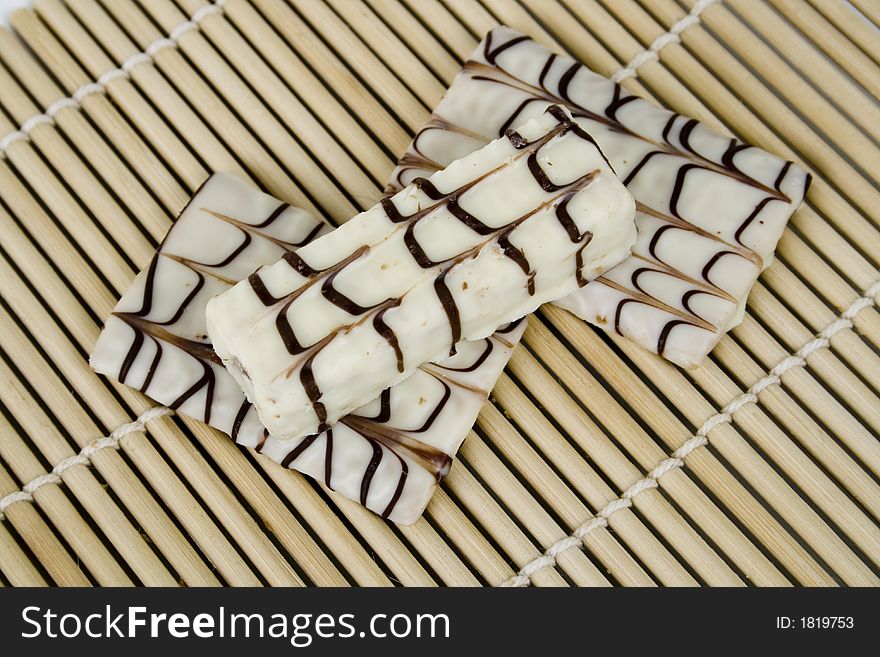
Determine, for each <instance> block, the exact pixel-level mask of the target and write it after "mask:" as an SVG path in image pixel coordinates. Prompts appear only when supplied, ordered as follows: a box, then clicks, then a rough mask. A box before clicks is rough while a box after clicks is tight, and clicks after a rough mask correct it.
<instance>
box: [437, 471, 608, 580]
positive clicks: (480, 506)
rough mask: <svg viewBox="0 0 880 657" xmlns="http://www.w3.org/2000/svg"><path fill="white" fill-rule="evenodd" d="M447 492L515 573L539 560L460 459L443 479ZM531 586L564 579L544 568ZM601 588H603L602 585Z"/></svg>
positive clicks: (526, 539)
mask: <svg viewBox="0 0 880 657" xmlns="http://www.w3.org/2000/svg"><path fill="white" fill-rule="evenodd" d="M446 487H447V490H448V491H449V492H450V493H451V494H452V495H454V496H455V498H457V499H458V500H459V502H460V506H462V507H464V508H465V509H467V511H468V513H469V514H470V515H471V516H473V517H474V518H475V519H476V521H477V522H478V523H479V524H480V525H481V526H482V527H483V528H484V530H485V531H487V532H488V534H489V536H490V537H491V539H492V540H493V541H494V542H495V543H497V544H498V545H499V546H500V547H501V548H502V549H503V550H504V551H505V552H506V553H507V556H508V559H510V561H512V562H513V564H514V565H515V569H518V568H521V567H522V566H524V565H525V564H527V563H529V562H530V561H532V560H533V559H535V558H537V557H539V556H540V551H539V550H538V549H537V548H536V547H535V546H534V544H533V543H532V542H531V541H530V540H529V539H528V537H527V536H526V535H525V534H524V533H523V531H522V530H521V529H520V528H519V526H518V525H517V524H516V523H515V522H514V521H513V519H511V518H510V516H508V515H507V513H505V511H504V509H503V508H502V507H501V505H500V504H498V502H497V501H496V500H495V499H494V498H493V497H492V496H491V495H489V494H488V493H487V492H486V491H485V489H484V488H483V487H482V486H480V484H479V482H478V480H477V479H476V478H475V477H474V475H473V473H471V471H470V469H469V468H468V464H467V463H466V462H464V461H463V460H462V459H459V460H458V461H456V463H455V464H454V465H453V466H452V469H451V470H450V471H449V475H448V476H447V478H446ZM532 584H534V585H535V586H566V585H567V583H566V581H565V579H564V578H563V577H562V576H561V575H560V574H559V572H558V571H557V570H556V569H547V568H544V569H542V570H540V571H538V572H537V573H535V574H534V575H533V576H532ZM603 584H605V585H607V584H608V583H607V580H606V582H603Z"/></svg>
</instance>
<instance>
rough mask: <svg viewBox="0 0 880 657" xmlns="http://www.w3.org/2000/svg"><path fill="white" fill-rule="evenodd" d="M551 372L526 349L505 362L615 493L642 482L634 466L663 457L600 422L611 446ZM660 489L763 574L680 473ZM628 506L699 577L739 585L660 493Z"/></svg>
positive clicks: (628, 432)
mask: <svg viewBox="0 0 880 657" xmlns="http://www.w3.org/2000/svg"><path fill="white" fill-rule="evenodd" d="M533 324H535V323H534V322H533ZM540 330H541V329H540V327H537V326H536V327H534V328H530V329H529V331H531V332H532V333H533V334H534V333H536V332H538V331H540ZM542 333H543V332H542ZM538 336H539V337H540V336H541V334H540V333H539V334H538ZM528 344H529V347H530V349H537V351H536V353H537V354H538V355H542V356H543V354H542V353H541V352H543V347H542V346H541V345H540V344H538V343H537V339H532V340H530V341H529V342H528ZM550 367H551V368H552V372H553V375H551V374H550V373H548V371H547V370H545V369H543V368H542V367H540V366H539V363H538V361H537V360H536V359H535V357H534V356H532V355H531V354H530V353H529V352H528V351H525V350H522V351H519V352H517V353H515V354H514V357H513V358H512V359H511V363H510V370H511V372H512V373H513V374H514V375H515V376H516V377H517V378H519V379H520V380H525V381H529V387H530V391H531V392H532V394H533V395H534V396H535V398H536V399H537V401H538V402H539V403H541V404H542V406H544V407H545V408H546V409H547V411H548V412H550V413H551V414H552V416H553V418H554V419H555V420H556V421H557V422H559V424H560V425H561V426H562V427H563V428H564V429H565V431H566V433H567V434H568V436H569V437H570V439H571V440H573V441H575V443H576V444H577V445H578V446H579V447H580V448H581V449H582V450H583V451H585V452H586V453H587V454H589V455H590V458H591V459H592V460H594V462H595V463H596V464H597V465H600V466H601V467H602V469H603V472H604V473H605V475H606V477H608V478H609V479H610V480H611V481H612V482H613V485H614V486H615V487H616V488H617V489H618V490H620V491H623V490H625V489H627V488H628V487H629V486H631V485H632V484H633V483H635V482H636V481H638V480H640V479H642V478H643V477H644V475H643V474H642V472H641V471H640V470H639V467H642V468H644V470H651V469H653V468H654V467H655V466H656V465H657V464H659V463H660V461H662V460H663V459H664V458H665V456H666V455H665V454H663V452H662V451H660V450H659V449H657V448H656V446H655V445H653V444H652V443H651V441H650V439H649V438H647V436H639V435H638V434H639V433H641V430H640V429H639V428H638V427H637V426H631V427H628V428H626V429H624V428H623V427H621V426H617V425H615V424H614V423H612V424H610V425H609V424H608V423H606V422H603V425H604V426H605V427H607V429H606V431H611V432H613V434H612V435H613V436H614V438H615V441H614V442H612V441H611V440H609V439H608V438H607V437H606V436H605V433H604V431H603V429H602V428H600V427H599V425H597V424H596V421H594V420H593V419H592V418H591V417H590V416H589V415H587V414H586V413H585V412H584V411H583V410H582V409H581V408H580V407H579V406H578V405H577V403H575V401H574V399H573V398H572V397H571V396H569V394H567V391H566V390H564V389H563V388H561V387H560V385H559V383H557V381H556V380H561V381H562V382H564V383H565V384H566V385H569V384H571V383H572V381H573V379H572V378H571V377H565V378H563V377H562V376H561V374H562V373H561V372H560V371H557V367H562V364H561V363H551V364H550ZM566 374H568V372H566ZM585 374H586V373H585V372H583V371H581V370H580V368H578V370H577V375H576V376H577V378H578V380H581V379H583V378H584V376H585ZM578 385H580V384H578ZM515 411H517V409H515V408H513V409H508V412H510V413H511V414H512V415H513V414H514V412H515ZM517 416H518V413H517V414H516V415H513V417H514V418H516V417H517ZM627 417H628V416H627ZM632 424H633V425H634V423H632ZM630 438H638V439H639V442H640V448H641V452H642V453H641V454H638V453H636V454H635V456H636V459H635V460H636V461H637V462H638V464H639V465H633V464H631V463H630V460H629V458H628V457H627V456H626V454H625V453H624V452H623V451H622V449H621V447H620V446H618V444H616V443H621V445H622V446H623V447H626V448H627V449H630V448H631V445H630V444H627V443H628V442H629V439H630ZM646 438H647V440H646ZM639 457H640V458H639ZM664 484H665V486H664V491H668V494H669V495H670V497H672V499H673V500H674V501H675V502H676V503H677V504H678V505H679V506H680V507H681V508H682V509H683V512H684V513H686V514H687V515H688V517H689V518H690V519H692V520H693V521H694V522H696V523H698V525H699V527H700V528H701V530H702V532H705V534H706V535H707V536H711V537H712V539H713V541H715V542H716V543H717V544H720V545H722V546H725V547H726V550H725V552H726V555H725V556H727V557H728V558H729V559H731V560H732V561H733V562H734V563H737V564H738V565H739V567H740V568H742V569H743V571H745V572H746V573H748V574H749V575H750V576H753V577H760V575H758V574H757V573H759V572H761V571H762V570H765V569H766V564H765V563H762V561H764V560H763V559H762V557H761V556H760V555H759V554H758V552H757V550H755V548H754V547H753V546H751V545H750V544H749V542H748V540H742V536H741V534H739V532H738V531H737V530H736V529H735V528H734V527H733V526H732V525H731V524H730V523H729V522H726V521H725V520H724V519H723V517H719V515H717V514H715V513H713V511H714V509H713V508H712V505H711V504H704V503H705V502H706V501H707V500H706V498H705V495H704V494H703V493H702V492H701V491H700V490H699V488H697V487H696V486H694V485H693V484H692V483H691V482H689V481H688V478H687V477H686V476H684V475H683V473H681V472H675V473H673V472H670V473H668V474H667V475H666V476H665V477H664ZM697 500H699V503H698V502H697ZM633 504H634V505H635V507H636V508H637V509H638V510H639V512H640V513H641V514H642V516H643V517H645V518H646V519H648V520H650V521H651V522H652V524H653V529H654V531H656V532H659V533H660V534H661V535H662V536H663V537H664V538H665V540H666V542H667V543H668V544H669V545H671V546H672V548H674V549H675V550H676V551H677V552H678V553H679V554H681V555H682V557H683V558H684V560H685V561H686V563H688V564H689V566H690V567H691V568H693V569H695V570H696V571H697V572H698V573H699V574H700V575H701V577H702V578H704V579H707V580H714V579H717V578H718V577H725V578H726V579H727V583H728V584H733V583H738V579H737V577H736V575H735V574H734V573H733V572H732V571H731V569H730V567H729V566H728V565H727V564H726V563H724V561H723V560H722V558H721V556H720V555H719V554H718V553H716V552H714V551H713V550H711V549H710V548H709V547H708V545H707V544H706V543H705V540H704V538H703V536H701V535H698V534H697V533H696V532H695V531H694V530H693V529H692V528H691V526H690V525H689V524H688V522H687V521H686V520H684V519H683V518H681V517H680V516H679V515H678V513H677V512H676V511H675V510H674V509H673V508H672V507H671V505H669V503H668V502H667V501H666V499H665V497H664V495H663V494H662V493H661V492H659V491H657V490H648V491H646V492H645V493H643V494H640V495H638V496H637V497H636V498H634V499H633ZM738 534H739V536H738ZM731 544H738V546H739V547H740V548H741V550H742V551H741V552H735V551H734V550H731V549H730V546H731ZM753 573H754V574H753Z"/></svg>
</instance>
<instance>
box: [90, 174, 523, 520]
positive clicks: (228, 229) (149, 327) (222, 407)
mask: <svg viewBox="0 0 880 657" xmlns="http://www.w3.org/2000/svg"><path fill="white" fill-rule="evenodd" d="M328 232H330V227H329V226H328V225H327V224H325V223H324V222H322V221H319V220H317V219H315V218H313V217H312V216H310V215H309V214H308V213H306V212H304V211H303V210H299V209H297V208H293V207H291V206H289V205H288V204H286V203H282V202H281V201H279V200H277V199H275V198H273V197H271V196H269V195H267V194H263V193H261V192H260V191H259V190H258V189H256V188H255V187H253V186H252V185H250V184H248V183H246V182H245V181H243V180H241V179H239V178H237V177H235V176H232V175H230V174H223V173H218V174H214V175H213V176H211V177H210V178H209V179H208V180H207V181H206V182H205V183H204V184H203V185H202V187H201V188H200V189H199V190H198V191H197V192H196V194H195V195H194V196H193V198H192V200H191V201H190V202H189V204H188V205H187V206H186V208H184V210H183V211H182V212H181V214H180V216H179V218H178V219H177V221H176V222H175V223H174V225H173V226H172V228H171V230H170V231H169V232H168V234H167V236H166V237H165V239H164V240H163V242H162V245H161V246H160V247H159V249H158V251H157V252H156V254H155V256H154V257H153V259H152V260H151V261H150V264H149V265H148V266H147V268H146V269H144V270H143V271H142V272H140V273H139V274H138V276H137V277H136V278H135V280H134V282H133V283H132V285H131V287H130V288H129V289H128V290H127V291H126V292H125V294H124V295H123V296H122V298H121V299H120V300H119V303H118V304H117V305H116V307H115V308H114V310H113V313H112V314H111V316H110V317H109V318H108V319H107V321H106V323H105V326H104V329H103V330H102V332H101V335H100V336H99V338H98V341H97V343H96V344H95V348H94V350H93V352H92V355H91V358H90V364H91V366H92V367H93V368H94V369H95V370H96V371H98V372H100V373H102V374H105V375H107V376H109V377H111V378H114V379H116V380H118V381H120V382H121V383H125V384H126V385H129V386H132V387H133V388H136V389H138V390H140V391H141V392H143V393H144V394H146V395H148V396H149V397H151V398H153V399H155V400H156V401H157V402H159V403H161V404H165V405H167V406H169V407H171V408H173V409H175V410H176V411H177V412H178V413H182V414H186V415H189V416H191V417H193V418H196V419H198V420H201V421H204V422H206V423H208V424H210V425H211V426H213V427H215V428H217V429H219V430H220V431H223V432H224V433H226V434H229V435H230V436H231V437H232V438H233V439H235V440H236V442H238V443H239V444H241V445H244V446H246V447H250V448H253V449H256V450H257V451H259V452H262V453H263V454H265V455H267V456H268V457H270V458H271V459H273V460H274V461H276V462H278V463H280V464H281V465H283V466H284V467H287V468H294V469H297V470H300V471H301V472H304V473H306V474H309V475H310V476H312V477H314V478H315V479H317V480H319V481H321V482H323V483H324V484H326V485H327V486H329V487H331V488H333V489H335V490H337V491H338V492H339V493H341V494H343V495H345V496H346V497H349V498H351V499H353V500H356V501H359V502H360V503H361V504H363V505H365V506H366V507H367V508H369V509H372V510H373V511H375V512H376V513H379V514H381V515H383V516H384V517H387V518H390V519H391V520H394V521H395V522H398V523H401V524H410V523H412V522H414V521H415V520H416V519H417V518H418V517H419V515H421V513H422V511H423V509H424V507H425V505H426V504H427V503H428V500H429V499H430V498H431V495H432V493H433V491H434V488H435V486H436V484H437V482H439V481H440V480H441V479H442V478H443V476H444V475H445V474H446V472H448V470H449V467H450V464H451V462H452V458H453V457H454V456H455V453H456V452H457V450H458V448H459V446H460V444H461V442H462V440H463V439H464V438H465V436H466V435H467V433H468V432H469V431H470V429H471V427H472V426H473V423H474V421H475V420H476V417H477V414H478V413H479V411H480V408H481V407H482V405H483V404H484V403H485V401H486V399H487V397H488V394H489V391H490V390H491V389H492V387H493V386H494V384H495V381H496V379H497V378H498V376H499V375H500V373H501V370H502V369H503V368H504V366H505V365H506V364H507V361H508V359H509V358H510V354H511V349H512V347H513V345H514V344H515V343H516V342H517V341H518V340H519V336H520V335H521V334H522V332H523V330H524V328H525V323H524V322H520V323H519V324H516V325H510V326H507V327H504V328H502V329H500V330H499V331H498V332H496V333H495V334H494V335H492V336H490V337H488V338H486V339H484V340H479V341H476V342H472V343H468V344H466V345H462V346H460V348H459V353H458V354H457V355H456V356H454V357H451V358H446V359H444V360H442V361H440V362H437V363H433V364H425V365H423V366H422V367H421V368H419V369H418V370H417V371H416V372H415V374H413V376H411V377H410V378H408V379H406V380H405V381H403V382H401V383H399V384H397V385H395V386H394V387H393V388H389V389H386V390H384V391H382V393H381V394H380V395H378V398H377V399H376V400H374V401H372V402H371V403H369V404H367V405H365V406H364V407H362V408H360V409H358V410H357V411H355V413H353V414H351V415H349V416H347V417H345V418H343V419H342V420H341V421H340V422H339V423H338V424H337V425H336V426H334V427H333V429H332V430H329V431H326V432H324V433H322V434H320V435H314V436H308V437H307V438H305V439H304V440H302V441H298V442H295V443H292V442H290V441H280V440H276V439H274V438H272V437H269V435H268V432H267V431H266V430H265V428H264V427H263V426H262V424H260V422H259V419H258V417H257V414H256V412H255V411H254V409H253V407H252V406H251V404H250V403H249V402H248V401H247V400H246V399H245V396H244V393H243V392H242V391H241V389H240V388H239V386H238V384H237V383H236V382H235V381H234V380H233V378H232V377H231V376H230V375H229V374H228V373H227V371H226V369H225V368H224V367H223V366H222V364H221V362H220V359H219V358H218V357H217V355H216V354H215V353H214V351H213V349H212V347H211V344H210V341H209V340H208V333H207V328H206V323H205V306H206V305H207V302H208V299H210V298H211V297H212V296H214V295H216V294H219V293H220V292H222V291H224V290H226V289H228V288H230V287H231V286H232V285H233V284H234V283H236V282H238V281H239V280H242V279H244V278H246V277H247V276H248V275H250V274H251V273H252V272H253V271H254V270H255V269H256V268H257V267H259V266H260V265H263V264H268V263H272V262H275V261H276V260H278V259H279V258H280V257H282V256H283V255H284V254H285V253H288V252H290V251H292V250H294V249H296V248H298V247H300V246H302V245H304V244H306V243H308V242H310V241H311V240H313V239H314V238H315V237H317V236H318V235H322V234H326V233H328Z"/></svg>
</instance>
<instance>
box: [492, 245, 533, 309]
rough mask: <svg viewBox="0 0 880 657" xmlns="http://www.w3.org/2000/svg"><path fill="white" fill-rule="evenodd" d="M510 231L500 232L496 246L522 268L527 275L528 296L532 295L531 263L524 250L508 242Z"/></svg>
mask: <svg viewBox="0 0 880 657" xmlns="http://www.w3.org/2000/svg"><path fill="white" fill-rule="evenodd" d="M509 237H510V231H508V232H506V233H502V235H501V237H499V238H498V246H500V247H501V249H502V251H503V252H504V255H505V256H506V257H508V258H510V259H511V260H513V261H514V262H515V263H516V264H517V266H519V268H520V269H522V272H523V274H525V275H526V276H527V280H528V282H527V289H528V292H529V296H534V294H535V272H533V271H531V265H529V261H528V259H527V258H526V254H525V252H524V251H523V250H522V249H520V248H518V247H516V246H514V245H513V244H511V243H510V239H509Z"/></svg>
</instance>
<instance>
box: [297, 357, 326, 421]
mask: <svg viewBox="0 0 880 657" xmlns="http://www.w3.org/2000/svg"><path fill="white" fill-rule="evenodd" d="M315 355H317V354H313V355H312V356H310V357H309V358H307V359H306V362H305V363H304V364H303V366H302V368H301V369H300V371H299V380H300V383H302V386H303V389H304V390H305V391H306V395H307V396H308V398H309V401H310V402H311V404H312V410H314V411H315V415H316V416H317V418H318V433H321V432H322V431H326V430H327V429H328V426H327V409H326V408H324V404H322V403H321V401H320V399H321V396H322V394H323V393H322V392H321V389H320V388H319V387H318V383H317V381H315V373H314V372H312V361H313V360H314V358H315Z"/></svg>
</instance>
